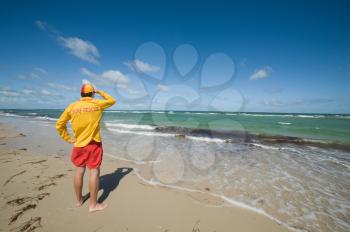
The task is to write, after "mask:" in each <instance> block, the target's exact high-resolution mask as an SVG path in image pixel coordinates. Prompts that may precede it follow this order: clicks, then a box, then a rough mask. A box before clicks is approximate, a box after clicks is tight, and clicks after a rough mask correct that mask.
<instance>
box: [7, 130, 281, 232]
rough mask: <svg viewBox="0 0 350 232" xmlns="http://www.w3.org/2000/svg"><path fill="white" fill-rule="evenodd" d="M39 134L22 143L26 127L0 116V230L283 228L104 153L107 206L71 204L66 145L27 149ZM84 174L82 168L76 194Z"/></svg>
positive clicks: (101, 197) (103, 182)
mask: <svg viewBox="0 0 350 232" xmlns="http://www.w3.org/2000/svg"><path fill="white" fill-rule="evenodd" d="M47 139H50V138H47V137H46V138H45V137H42V139H41V140H35V141H34V140H33V141H31V143H30V146H28V142H27V141H28V135H27V134H26V131H21V130H20V129H18V128H14V126H12V125H6V124H3V123H2V124H0V167H1V171H0V172H1V173H0V184H1V185H2V187H1V198H0V205H1V209H0V210H1V212H0V215H1V217H0V231H11V230H12V231H53V232H55V231H99V232H100V231H160V232H165V231H168V232H170V231H181V232H185V231H189V232H191V231H192V232H200V231H202V232H203V231H211V232H213V231H217V232H218V231H229V232H231V231H269V232H274V231H288V230H287V229H286V228H284V227H283V226H282V225H278V224H277V223H276V222H275V221H273V220H271V219H269V218H267V217H265V216H263V215H260V214H257V213H255V212H251V211H249V210H246V209H242V208H238V207H233V206H229V205H227V204H224V202H223V201H222V200H221V199H219V198H215V197H213V196H209V195H207V194H205V193H186V192H182V191H179V190H175V189H169V188H166V187H161V186H151V185H148V184H146V183H145V182H143V181H142V180H140V179H139V178H138V177H137V175H136V173H135V169H134V168H135V166H133V165H134V164H133V163H129V162H125V161H120V160H105V161H104V163H103V165H102V168H101V184H100V189H101V190H100V191H99V200H100V201H103V202H105V203H107V204H108V208H107V209H106V210H104V211H102V212H96V213H89V212H88V201H86V202H85V203H84V204H83V206H82V207H79V208H77V207H75V197H74V192H73V186H72V179H73V175H74V167H73V166H72V164H71V163H70V160H69V154H68V152H67V151H62V150H59V149H57V148H58V147H59V146H55V147H54V148H53V150H52V151H51V152H50V153H49V154H45V153H40V152H38V151H36V150H35V149H32V147H40V146H41V145H42V144H43V143H47V142H48V141H45V140H47ZM23 141H26V142H23ZM57 141H58V140H57ZM52 142H53V143H55V141H50V143H52ZM106 158H107V157H106ZM87 174H88V173H87ZM87 181H88V175H85V182H84V184H85V185H84V188H83V189H84V190H83V193H84V194H86V193H87V189H88V188H87V187H88V186H87V183H88V182H87Z"/></svg>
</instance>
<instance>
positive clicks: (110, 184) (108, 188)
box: [83, 168, 133, 203]
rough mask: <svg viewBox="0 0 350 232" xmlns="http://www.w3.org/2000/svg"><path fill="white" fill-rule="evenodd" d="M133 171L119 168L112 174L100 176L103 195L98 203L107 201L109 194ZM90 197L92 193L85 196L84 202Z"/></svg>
mask: <svg viewBox="0 0 350 232" xmlns="http://www.w3.org/2000/svg"><path fill="white" fill-rule="evenodd" d="M132 170H133V169H132V168H118V169H117V170H115V171H114V172H112V173H109V174H106V175H103V176H100V188H99V190H103V193H102V195H101V196H100V197H99V198H98V200H97V201H98V202H99V203H101V202H103V201H104V200H106V199H107V198H108V196H109V194H110V193H111V192H112V191H114V190H115V189H116V188H117V187H118V185H119V182H120V181H121V179H123V177H124V176H126V175H127V174H129V173H130V172H131V171H132ZM89 197H90V193H87V194H85V195H84V196H83V202H85V201H86V200H87V199H89Z"/></svg>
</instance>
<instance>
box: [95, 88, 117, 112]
mask: <svg viewBox="0 0 350 232" xmlns="http://www.w3.org/2000/svg"><path fill="white" fill-rule="evenodd" d="M95 93H97V94H99V95H101V97H103V98H104V99H103V100H99V101H98V103H99V105H100V107H101V108H102V109H106V108H108V107H111V106H112V105H114V104H115V103H116V102H117V101H116V100H115V98H114V97H112V96H111V95H109V94H108V93H106V92H104V91H102V90H96V91H95Z"/></svg>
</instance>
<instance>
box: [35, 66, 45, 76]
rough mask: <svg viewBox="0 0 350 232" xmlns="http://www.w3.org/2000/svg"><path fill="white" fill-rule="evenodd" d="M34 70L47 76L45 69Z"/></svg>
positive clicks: (37, 68)
mask: <svg viewBox="0 0 350 232" xmlns="http://www.w3.org/2000/svg"><path fill="white" fill-rule="evenodd" d="M34 70H35V71H37V72H39V73H41V74H44V75H46V74H47V71H46V70H45V69H43V68H39V67H36V68H34Z"/></svg>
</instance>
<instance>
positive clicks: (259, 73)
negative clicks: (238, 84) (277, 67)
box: [249, 66, 273, 80]
mask: <svg viewBox="0 0 350 232" xmlns="http://www.w3.org/2000/svg"><path fill="white" fill-rule="evenodd" d="M272 72H273V70H272V68H271V67H269V66H265V67H264V68H261V69H257V70H255V72H254V73H253V74H252V75H251V76H250V78H249V80H259V79H263V78H266V77H268V76H270V75H271V73H272Z"/></svg>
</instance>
